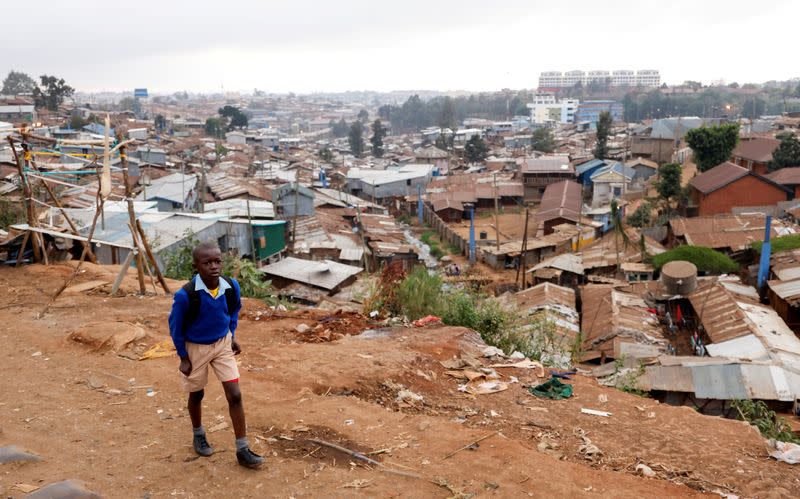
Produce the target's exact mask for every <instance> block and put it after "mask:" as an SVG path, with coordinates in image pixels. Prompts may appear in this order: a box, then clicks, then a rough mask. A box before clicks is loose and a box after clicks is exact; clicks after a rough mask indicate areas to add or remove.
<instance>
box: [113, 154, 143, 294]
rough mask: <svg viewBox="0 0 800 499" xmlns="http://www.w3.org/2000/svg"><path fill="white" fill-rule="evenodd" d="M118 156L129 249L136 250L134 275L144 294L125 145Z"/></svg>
mask: <svg viewBox="0 0 800 499" xmlns="http://www.w3.org/2000/svg"><path fill="white" fill-rule="evenodd" d="M120 142H121V140H120ZM119 158H120V161H121V163H120V164H121V166H122V179H123V182H125V201H126V203H127V204H128V218H129V219H130V221H129V222H128V224H129V228H130V230H131V241H132V242H133V244H132V246H133V249H132V250H131V251H134V252H136V276H137V277H138V279H139V292H140V293H141V294H145V292H146V288H145V284H144V269H143V268H142V267H143V266H144V258H142V253H141V252H140V251H139V236H138V235H137V233H136V229H135V227H136V213H135V212H134V210H133V198H132V196H133V192H132V191H131V184H130V182H129V179H128V156H127V154H126V146H122V147H120V148H119Z"/></svg>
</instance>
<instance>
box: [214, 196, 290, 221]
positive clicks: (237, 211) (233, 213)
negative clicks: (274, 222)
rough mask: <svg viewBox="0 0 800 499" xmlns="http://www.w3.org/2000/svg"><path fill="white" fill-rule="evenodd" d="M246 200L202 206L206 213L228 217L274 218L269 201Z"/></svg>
mask: <svg viewBox="0 0 800 499" xmlns="http://www.w3.org/2000/svg"><path fill="white" fill-rule="evenodd" d="M249 205H250V206H249V213H248V201H247V200H246V199H226V200H224V201H217V202H215V203H206V204H205V206H204V209H205V212H206V213H220V214H224V215H227V216H228V217H232V218H236V217H247V216H248V215H249V216H250V217H251V218H275V207H274V206H273V204H272V203H270V202H269V201H259V200H251V201H250V202H249Z"/></svg>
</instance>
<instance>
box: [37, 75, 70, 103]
mask: <svg viewBox="0 0 800 499" xmlns="http://www.w3.org/2000/svg"><path fill="white" fill-rule="evenodd" d="M39 78H40V79H41V81H42V84H41V88H40V87H39V86H37V87H35V88H34V89H33V100H34V102H35V103H36V107H38V108H45V109H48V110H50V111H58V106H60V105H61V104H62V103H63V102H64V99H66V98H67V97H71V96H72V94H74V93H75V89H74V88H72V87H70V86H69V85H67V83H66V82H65V81H64V78H58V77H56V76H48V75H42V76H40V77H39ZM42 88H44V90H42Z"/></svg>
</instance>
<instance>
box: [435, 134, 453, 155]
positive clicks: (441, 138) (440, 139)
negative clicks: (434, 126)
mask: <svg viewBox="0 0 800 499" xmlns="http://www.w3.org/2000/svg"><path fill="white" fill-rule="evenodd" d="M454 139H455V136H454V135H453V134H449V135H445V134H443V133H440V134H439V135H438V136H437V137H436V141H435V142H434V145H435V146H436V147H438V148H439V149H441V150H442V151H452V150H453V140H454Z"/></svg>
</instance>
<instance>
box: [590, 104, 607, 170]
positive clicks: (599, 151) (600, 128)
mask: <svg viewBox="0 0 800 499" xmlns="http://www.w3.org/2000/svg"><path fill="white" fill-rule="evenodd" d="M611 123H612V118H611V113H609V112H608V111H603V112H602V113H600V119H599V120H598V122H597V141H596V142H595V145H594V150H593V151H592V153H593V154H594V157H595V158H597V159H605V158H606V157H608V136H609V135H610V134H611Z"/></svg>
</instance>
